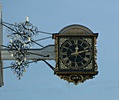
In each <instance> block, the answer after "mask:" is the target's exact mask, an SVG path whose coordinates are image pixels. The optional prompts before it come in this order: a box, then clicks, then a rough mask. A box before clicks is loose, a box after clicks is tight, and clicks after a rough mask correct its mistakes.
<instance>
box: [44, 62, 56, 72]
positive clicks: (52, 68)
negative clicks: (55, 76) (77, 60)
mask: <svg viewBox="0 0 119 100" xmlns="http://www.w3.org/2000/svg"><path fill="white" fill-rule="evenodd" d="M42 61H44V62H45V63H46V64H47V65H48V66H49V67H50V68H51V69H52V70H53V71H54V67H53V66H52V65H51V64H49V63H48V62H47V61H46V60H42Z"/></svg>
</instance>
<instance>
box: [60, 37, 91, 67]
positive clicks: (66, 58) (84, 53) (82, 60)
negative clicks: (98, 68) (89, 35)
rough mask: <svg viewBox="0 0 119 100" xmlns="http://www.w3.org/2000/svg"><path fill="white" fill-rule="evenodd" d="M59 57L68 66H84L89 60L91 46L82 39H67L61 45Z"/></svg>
mask: <svg viewBox="0 0 119 100" xmlns="http://www.w3.org/2000/svg"><path fill="white" fill-rule="evenodd" d="M60 57H61V61H62V63H63V64H64V65H65V66H67V67H68V68H74V69H76V68H84V67H86V65H87V64H89V63H90V61H91V57H92V50H91V46H90V45H89V43H88V42H87V41H85V40H83V39H78V38H75V39H68V40H66V41H65V42H64V43H63V44H62V45H61V50H60Z"/></svg>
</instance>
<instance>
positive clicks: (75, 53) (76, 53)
mask: <svg viewBox="0 0 119 100" xmlns="http://www.w3.org/2000/svg"><path fill="white" fill-rule="evenodd" d="M88 51H89V50H83V51H79V52H74V53H71V55H78V54H81V53H83V52H88Z"/></svg>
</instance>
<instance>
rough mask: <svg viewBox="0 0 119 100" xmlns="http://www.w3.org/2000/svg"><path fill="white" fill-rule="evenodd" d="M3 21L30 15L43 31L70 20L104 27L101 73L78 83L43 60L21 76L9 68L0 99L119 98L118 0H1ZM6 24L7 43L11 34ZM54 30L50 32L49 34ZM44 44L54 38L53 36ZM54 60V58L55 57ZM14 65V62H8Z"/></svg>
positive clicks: (100, 30) (57, 28)
mask: <svg viewBox="0 0 119 100" xmlns="http://www.w3.org/2000/svg"><path fill="white" fill-rule="evenodd" d="M1 2H2V16H3V21H4V22H8V23H15V22H24V21H25V18H26V16H28V17H29V19H30V22H31V23H33V24H34V25H35V26H37V27H38V29H39V30H41V31H46V32H50V33H56V32H59V31H60V30H61V29H62V28H64V27H65V26H67V25H71V24H81V25H84V26H86V27H88V28H90V29H91V30H92V31H93V32H94V33H99V37H98V41H97V49H98V60H97V63H98V67H99V69H98V70H99V74H98V75H97V76H96V77H95V78H94V79H92V80H87V81H86V82H84V83H83V84H78V85H77V86H75V85H74V84H72V83H70V84H69V83H67V82H66V81H64V80H61V79H60V78H58V77H57V76H55V75H54V74H53V71H52V70H51V69H50V68H49V67H48V66H47V65H46V64H45V63H44V62H38V63H35V64H31V65H30V67H29V68H28V69H27V72H26V73H24V76H23V77H22V79H21V80H18V79H17V78H16V76H15V75H14V74H13V71H11V70H10V69H6V70H4V83H5V84H4V86H3V87H1V88H0V99H1V100H8V99H14V100H15V99H17V100H47V99H49V100H61V99H68V100H77V99H82V100H87V99H88V100H94V99H96V100H101V99H108V100H119V95H118V94H119V78H118V76H119V74H118V70H119V66H118V65H119V61H118V60H119V45H118V40H119V39H118V37H119V1H118V0H73V1H72V0H49V1H48V0H12V1H10V0H4V1H3V0H1ZM6 35H7V33H6V28H5V27H4V44H7V41H9V39H8V38H7V37H6ZM48 36H49V35H48ZM42 44H43V45H44V46H45V45H48V44H54V40H52V39H49V40H46V41H44V42H42ZM51 64H54V62H53V61H51ZM4 66H9V62H4Z"/></svg>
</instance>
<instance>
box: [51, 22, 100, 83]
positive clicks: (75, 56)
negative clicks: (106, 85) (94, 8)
mask: <svg viewBox="0 0 119 100" xmlns="http://www.w3.org/2000/svg"><path fill="white" fill-rule="evenodd" d="M97 37H98V33H93V32H92V31H91V30H90V29H89V28H87V27H85V26H82V25H77V24H74V25H69V26H67V27H64V28H63V29H61V30H60V31H59V33H56V34H53V38H54V39H55V52H56V53H55V54H56V55H55V61H56V66H55V72H54V74H56V75H57V76H59V77H60V78H61V79H64V80H67V81H68V82H73V83H74V84H76V85H77V84H78V83H79V82H81V83H82V82H84V81H85V80H87V79H92V78H93V77H94V76H95V75H97V74H98V71H97V69H98V66H97V63H96V59H97V49H96V39H97Z"/></svg>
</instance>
